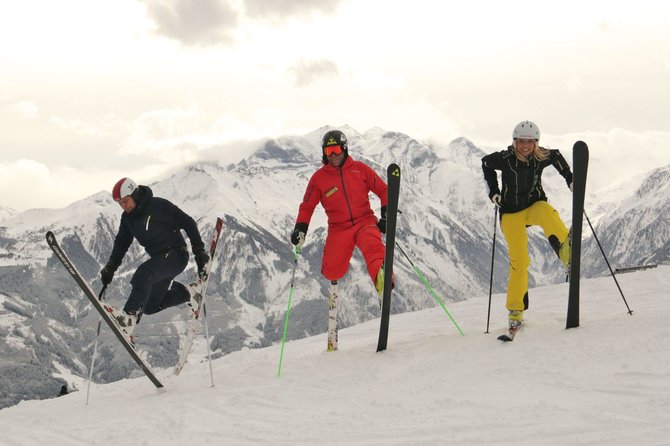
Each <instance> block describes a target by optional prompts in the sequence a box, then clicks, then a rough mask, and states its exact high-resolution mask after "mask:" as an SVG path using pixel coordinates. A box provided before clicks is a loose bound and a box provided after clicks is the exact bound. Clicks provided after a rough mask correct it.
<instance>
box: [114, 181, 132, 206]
mask: <svg viewBox="0 0 670 446" xmlns="http://www.w3.org/2000/svg"><path fill="white" fill-rule="evenodd" d="M136 190H137V183H135V182H134V181H133V180H131V179H130V178H121V179H120V180H119V181H117V182H116V184H115V185H114V188H113V189H112V197H113V198H114V201H119V200H121V199H122V198H123V197H127V196H128V195H132V194H133V192H135V191H136Z"/></svg>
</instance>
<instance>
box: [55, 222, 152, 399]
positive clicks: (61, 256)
mask: <svg viewBox="0 0 670 446" xmlns="http://www.w3.org/2000/svg"><path fill="white" fill-rule="evenodd" d="M46 238H47V243H48V244H49V247H50V248H51V250H52V251H53V252H54V254H56V257H57V258H58V260H60V262H61V263H62V264H63V266H64V267H65V269H66V270H67V271H68V272H69V273H70V275H71V276H72V278H73V279H74V280H75V282H77V285H79V287H80V288H81V290H82V291H83V292H84V295H85V296H86V297H87V298H88V300H90V301H91V304H93V308H95V310H96V311H97V312H98V313H100V316H101V317H102V319H103V320H104V321H105V322H106V323H107V325H108V326H109V328H110V329H111V330H112V333H114V336H116V338H117V339H118V340H119V342H120V343H121V344H122V345H123V347H124V348H125V349H126V351H127V352H128V354H130V356H131V357H132V358H133V360H135V362H136V363H137V365H138V366H140V368H141V369H142V370H143V371H144V373H145V374H146V375H147V378H149V379H150V380H151V382H152V383H154V385H155V386H156V387H157V388H162V387H163V384H161V382H160V381H159V380H158V378H157V377H156V374H155V373H154V372H153V370H151V367H149V364H147V363H146V362H145V361H144V359H142V357H140V355H139V354H138V352H137V350H135V348H134V347H133V346H132V344H131V343H130V341H129V340H128V338H126V336H125V335H124V334H123V332H122V331H121V330H120V329H119V327H118V326H117V325H116V323H115V322H114V321H113V320H112V317H111V316H110V314H109V313H108V312H107V311H105V309H104V308H103V306H102V303H101V302H100V300H99V299H98V296H96V295H95V293H94V292H93V290H92V289H91V287H90V285H89V284H88V283H87V282H86V280H84V278H83V277H82V275H81V274H80V273H79V271H78V270H77V268H76V267H75V266H74V264H73V263H72V261H71V260H70V259H69V258H68V256H67V254H65V251H63V249H62V248H61V247H60V245H59V244H58V241H57V240H56V236H55V235H54V233H53V232H51V231H49V232H47V234H46Z"/></svg>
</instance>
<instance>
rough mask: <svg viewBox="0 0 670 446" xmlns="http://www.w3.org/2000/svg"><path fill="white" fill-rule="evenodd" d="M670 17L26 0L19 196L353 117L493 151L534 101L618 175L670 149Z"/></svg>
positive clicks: (476, 4) (659, 159)
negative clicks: (464, 139) (462, 140)
mask: <svg viewBox="0 0 670 446" xmlns="http://www.w3.org/2000/svg"><path fill="white" fill-rule="evenodd" d="M669 22H670V2H658V1H646V0H638V1H608V2H602V1H595V0H594V1H590V0H580V1H572V0H568V1H562V2H542V1H516V0H512V1H506V2H501V1H481V0H480V1H478V0H468V1H459V2H455V1H439V0H434V1H425V0H413V1H395V0H355V1H354V0H311V1H310V0H236V1H224V0H197V1H196V0H190V1H189V0H143V1H140V0H100V1H90V0H60V1H57V2H56V1H50V0H42V1H38V0H21V1H20V2H19V1H17V2H6V4H4V6H3V7H2V10H1V12H0V48H1V51H0V56H1V62H0V190H1V191H2V196H1V197H0V206H5V207H11V208H13V209H15V210H25V209H28V208H34V207H63V206H65V205H67V204H69V203H71V202H73V201H75V200H78V199H81V198H84V197H86V196H88V195H90V194H93V193H95V192H97V191H100V190H110V189H111V187H112V186H113V184H114V183H115V182H116V180H118V179H119V178H121V177H123V176H130V177H132V178H133V179H135V180H136V181H138V182H140V183H149V182H151V181H153V180H154V179H156V178H158V177H160V176H161V175H164V174H165V173H166V172H168V171H169V170H171V169H174V168H175V167H176V166H178V165H181V164H183V163H187V162H192V161H195V160H197V159H202V158H206V157H209V156H211V155H212V154H213V153H217V154H218V155H221V156H222V157H224V158H225V157H226V156H230V157H233V158H234V157H235V156H239V155H238V154H240V153H244V151H243V150H240V148H244V147H249V146H250V142H251V144H253V142H254V141H258V140H259V139H262V138H266V137H278V136H283V135H296V134H303V133H306V132H309V131H312V130H314V129H316V128H318V127H321V126H323V125H334V126H339V125H343V124H349V125H350V126H352V127H353V128H355V129H357V130H358V131H360V132H364V131H366V130H367V129H369V128H371V127H382V128H384V129H386V130H393V131H400V132H403V133H406V134H408V135H410V136H412V137H414V138H416V139H418V140H421V141H429V140H433V141H439V142H449V141H450V140H452V139H454V138H456V137H460V136H464V137H467V138H469V139H470V140H472V141H473V142H474V143H475V144H476V145H478V146H480V147H482V148H484V149H485V150H489V149H491V150H493V149H494V148H495V149H498V148H503V147H505V146H506V145H508V144H509V143H510V138H511V131H512V128H513V127H514V125H515V124H516V123H517V122H519V121H521V120H524V119H531V120H533V121H535V122H536V123H537V124H538V125H539V127H540V129H541V130H542V132H543V133H542V141H541V142H542V143H543V145H547V146H549V147H552V148H559V149H564V150H566V151H569V149H570V147H571V146H572V143H573V142H574V141H575V140H576V139H584V140H585V141H587V142H588V143H589V146H590V147H591V153H592V155H591V156H592V158H596V159H602V158H610V159H611V162H610V163H609V168H608V171H607V172H600V173H595V175H594V178H596V180H597V181H596V183H597V184H596V186H599V187H600V186H603V185H604V184H605V183H606V182H607V181H609V178H610V177H611V181H612V182H614V181H618V180H621V179H624V178H626V177H627V176H629V175H632V174H633V173H637V172H639V171H643V170H648V169H650V168H653V167H659V166H662V165H666V164H668V163H670V125H669V124H668V120H669V119H670V31H669V30H670V26H668V23H669ZM212 148H216V150H212ZM315 167H317V166H315ZM483 193H485V192H483Z"/></svg>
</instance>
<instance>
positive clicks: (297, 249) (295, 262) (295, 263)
mask: <svg viewBox="0 0 670 446" xmlns="http://www.w3.org/2000/svg"><path fill="white" fill-rule="evenodd" d="M303 240H304V239H303V238H302V237H301V238H300V243H298V244H297V245H296V246H295V259H294V260H293V272H292V273H291V287H290V290H289V293H288V305H287V306H286V317H285V318H284V334H283V335H282V338H281V351H280V353H279V367H278V368H277V378H279V376H280V375H281V364H282V360H283V359H284V344H285V343H286V330H287V329H288V317H289V314H290V313H291V298H292V297H293V290H294V289H295V286H294V283H295V270H296V269H297V268H298V259H299V258H300V251H301V250H302V242H303Z"/></svg>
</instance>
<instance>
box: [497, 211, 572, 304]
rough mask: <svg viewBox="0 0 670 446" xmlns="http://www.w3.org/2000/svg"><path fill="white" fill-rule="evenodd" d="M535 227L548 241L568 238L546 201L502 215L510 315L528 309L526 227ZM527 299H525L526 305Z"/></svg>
mask: <svg viewBox="0 0 670 446" xmlns="http://www.w3.org/2000/svg"><path fill="white" fill-rule="evenodd" d="M535 225H538V226H540V227H542V230H543V231H544V235H545V237H547V239H548V238H549V237H550V236H551V235H554V236H556V238H558V240H560V241H561V242H563V241H564V240H565V239H566V238H567V237H568V229H567V228H566V227H565V224H564V223H563V221H562V220H561V217H560V216H559V215H558V211H556V209H554V208H553V207H552V206H551V205H550V204H549V203H547V202H546V201H537V202H535V203H533V204H532V205H531V206H529V207H528V208H526V209H524V210H522V211H519V212H514V213H512V214H503V215H502V218H501V221H500V228H501V229H502V232H503V234H504V235H505V240H507V249H508V250H509V281H508V283H507V305H506V307H507V309H508V310H510V311H513V310H521V311H522V310H525V309H526V307H527V302H528V301H527V299H528V298H527V293H528V266H530V257H529V256H528V234H527V233H526V227H527V226H535ZM524 298H526V301H525V302H524Z"/></svg>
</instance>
